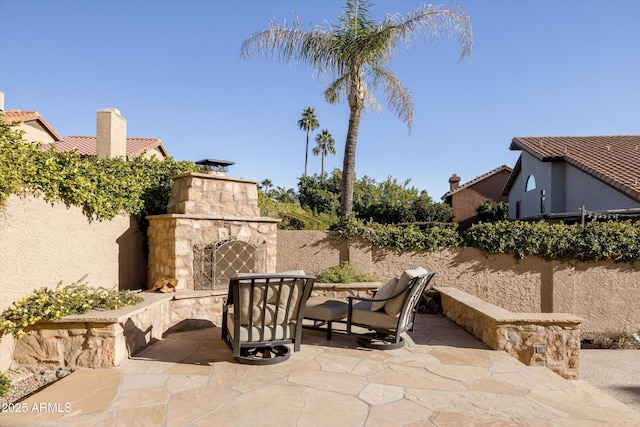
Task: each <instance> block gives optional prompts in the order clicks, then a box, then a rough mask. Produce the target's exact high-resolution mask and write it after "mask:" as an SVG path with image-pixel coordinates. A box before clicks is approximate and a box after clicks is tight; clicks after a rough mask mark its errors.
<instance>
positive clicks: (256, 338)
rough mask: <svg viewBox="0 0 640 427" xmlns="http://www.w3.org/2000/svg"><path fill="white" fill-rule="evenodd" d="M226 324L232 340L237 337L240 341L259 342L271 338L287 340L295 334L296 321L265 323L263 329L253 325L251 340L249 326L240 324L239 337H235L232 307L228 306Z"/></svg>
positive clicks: (270, 339) (271, 339)
mask: <svg viewBox="0 0 640 427" xmlns="http://www.w3.org/2000/svg"><path fill="white" fill-rule="evenodd" d="M227 326H228V328H229V329H228V330H229V333H230V334H231V338H232V339H233V340H236V339H238V340H239V341H240V342H242V343H246V342H260V341H273V340H287V339H291V338H293V337H294V336H295V331H296V323H295V322H291V323H289V324H287V325H271V326H269V325H267V326H266V327H265V328H264V329H262V328H258V327H256V326H253V327H252V328H251V341H249V327H248V326H246V325H240V334H239V337H236V333H235V330H234V329H235V328H234V324H233V308H232V307H230V309H229V311H228V313H227Z"/></svg>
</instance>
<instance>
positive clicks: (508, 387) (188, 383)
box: [0, 315, 638, 427]
mask: <svg viewBox="0 0 640 427" xmlns="http://www.w3.org/2000/svg"><path fill="white" fill-rule="evenodd" d="M406 338H407V340H406V341H407V344H406V345H405V347H403V348H401V349H397V350H387V351H381V350H364V349H358V348H357V347H356V338H355V337H354V336H347V335H345V334H343V333H336V334H334V338H333V339H332V340H331V341H327V340H326V339H325V334H324V333H323V332H320V331H307V330H305V332H304V335H303V342H302V348H301V351H300V352H294V353H293V354H292V356H291V358H290V359H289V360H288V361H286V362H283V363H280V364H276V365H267V366H252V365H241V364H238V363H235V361H234V360H233V357H232V354H231V350H230V349H229V348H228V347H227V346H226V344H225V343H224V342H223V341H222V339H221V337H220V328H217V327H212V328H206V329H199V330H191V331H182V332H176V333H172V334H168V335H166V336H165V338H164V339H163V340H161V341H159V342H157V343H155V344H154V345H153V346H151V347H149V348H147V349H146V350H145V351H143V352H141V353H139V354H138V355H136V356H135V357H134V358H132V359H131V360H129V361H128V362H126V363H125V364H124V365H122V366H121V367H119V368H115V369H99V370H80V371H76V372H75V373H73V374H72V375H70V376H69V377H66V378H64V379H63V380H61V381H59V382H57V383H55V384H53V385H52V386H50V387H48V388H47V389H45V390H43V391H42V392H40V393H38V394H36V395H34V396H31V397H30V398H28V399H26V400H25V401H24V405H25V408H27V409H29V410H27V411H26V412H25V413H12V414H8V413H3V414H0V425H12V426H14V425H34V424H35V425H45V426H46V425H64V426H70V425H71V426H73V425H78V426H80V425H82V426H84V425H108V426H113V425H123V426H128V425H153V426H155V425H166V426H174V425H175V426H210V425H254V424H262V425H282V426H323V425H326V426H332V427H333V426H336V425H341V426H364V425H366V426H377V425H380V426H403V425H418V424H419V425H432V426H444V425H447V426H449V425H479V424H483V425H514V426H515V425H585V424H590V423H592V424H605V423H606V424H608V425H620V426H623V425H629V426H631V425H637V424H638V414H637V413H636V412H634V411H632V410H631V409H630V408H628V407H627V406H625V405H623V404H621V403H620V402H618V401H616V400H614V399H613V398H611V397H609V396H607V395H606V394H604V393H602V392H600V391H599V390H597V389H595V388H593V387H591V386H589V385H588V384H586V383H584V382H582V381H576V380H573V381H570V380H565V379H562V378H561V377H559V376H558V375H556V374H554V373H553V372H551V371H550V370H548V369H546V368H531V367H527V366H524V365H523V364H521V363H520V362H518V361H517V360H515V359H512V358H511V357H509V356H508V355H507V354H506V353H503V352H497V351H492V350H489V349H488V348H487V347H486V346H485V345H484V344H483V343H482V342H480V341H478V340H477V339H475V338H474V337H472V336H471V335H469V334H468V333H467V332H465V331H464V330H462V329H461V328H460V327H458V326H457V325H455V324H454V323H453V322H451V321H449V320H448V319H447V318H445V317H442V316H437V315H418V316H417V324H416V328H415V330H414V331H413V332H412V333H410V334H408V336H406ZM41 402H45V403H59V404H60V405H62V406H61V407H62V408H67V407H68V408H69V410H68V411H66V412H65V411H64V410H63V411H59V412H56V411H44V412H42V411H41V412H37V411H33V410H30V409H31V408H33V405H34V404H39V403H41ZM65 404H68V405H67V406H65Z"/></svg>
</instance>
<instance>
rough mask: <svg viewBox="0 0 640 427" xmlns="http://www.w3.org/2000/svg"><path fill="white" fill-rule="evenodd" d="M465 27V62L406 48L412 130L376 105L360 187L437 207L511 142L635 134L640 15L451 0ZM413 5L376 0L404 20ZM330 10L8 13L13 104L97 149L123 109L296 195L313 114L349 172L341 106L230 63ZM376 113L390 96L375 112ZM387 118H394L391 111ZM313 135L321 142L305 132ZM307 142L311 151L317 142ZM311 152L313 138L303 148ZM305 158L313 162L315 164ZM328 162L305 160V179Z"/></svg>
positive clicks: (252, 6) (169, 2)
mask: <svg viewBox="0 0 640 427" xmlns="http://www.w3.org/2000/svg"><path fill="white" fill-rule="evenodd" d="M456 4H457V5H458V6H460V7H462V8H463V9H464V10H466V11H467V13H468V14H469V15H470V17H471V22H472V25H473V28H474V52H473V58H472V60H470V61H469V60H465V61H463V62H461V63H457V59H458V55H459V50H458V45H457V44H456V42H455V41H448V40H442V41H439V42H437V43H424V44H421V45H418V46H414V47H413V48H411V49H410V50H407V51H401V52H399V53H398V55H397V56H396V58H395V60H394V61H393V62H392V63H391V65H390V67H391V69H392V70H393V71H394V72H395V73H396V74H397V75H398V77H399V78H400V80H401V81H402V82H403V83H404V84H405V86H407V87H408V88H409V89H410V90H411V92H412V93H413V96H414V98H415V110H414V126H413V131H412V133H411V135H408V132H407V128H406V126H405V125H404V124H403V123H402V122H401V121H400V120H399V119H398V118H396V117H395V116H394V115H393V113H391V112H390V111H388V110H387V109H386V108H385V111H384V112H383V113H367V114H366V115H365V117H364V120H363V122H362V126H361V128H360V135H359V140H358V148H357V157H356V174H357V176H358V178H360V177H362V176H363V175H369V176H371V177H373V178H375V179H376V180H378V181H382V180H384V179H386V178H387V177H388V176H392V177H394V178H397V179H398V180H399V181H404V180H406V179H411V185H414V186H416V187H417V188H419V189H421V190H427V192H428V193H429V195H430V196H431V197H432V198H434V199H435V200H436V201H439V200H440V197H441V196H442V195H443V194H444V193H445V192H446V191H448V188H449V184H448V179H449V177H450V176H451V174H452V173H456V174H458V175H459V176H461V178H462V183H464V182H467V181H469V180H471V179H473V178H475V177H476V176H478V175H481V174H483V173H485V172H487V171H489V170H491V169H494V168H496V167H498V166H500V165H502V164H508V165H510V166H513V164H514V163H515V161H516V159H517V156H518V152H512V151H509V143H510V141H511V139H512V138H513V137H515V136H534V135H545V136H549V135H611V134H638V133H640V25H638V16H640V1H635V0H606V1H605V0H603V1H596V0H582V1H577V0H555V1H551V0H549V1H543V0H539V1H528V0H513V1H507V0H475V1H473V0H459V1H458V2H457V3H456ZM419 5H420V2H419V1H414V0H393V1H391V0H378V1H375V0H374V7H373V12H374V15H375V16H376V17H377V18H382V17H383V16H384V14H385V13H387V12H393V13H395V12H399V13H402V14H404V13H406V12H408V11H410V10H413V9H415V8H417V7H418V6H419ZM343 6H344V2H343V1H338V0H234V1H223V0H210V1H205V0H119V1H114V0H84V1H82V0H0V91H3V92H5V108H6V109H21V110H36V111H38V112H39V113H40V114H42V115H43V116H44V117H45V119H46V120H47V121H48V122H49V123H50V124H51V125H52V126H53V127H54V128H55V129H56V130H57V131H58V133H60V134H61V135H63V136H69V135H95V126H96V124H95V120H96V111H98V110H101V109H104V108H107V107H116V108H118V109H119V110H120V111H121V113H122V115H123V116H124V117H125V118H126V119H127V134H128V136H131V137H146V138H159V139H161V140H162V141H163V142H164V144H165V146H166V147H167V149H168V150H169V152H170V154H171V155H172V156H173V157H174V158H176V159H180V160H182V159H184V160H193V161H196V160H200V159H203V158H218V159H225V160H232V161H235V162H236V165H235V166H232V167H231V168H230V170H229V175H230V176H233V177H242V178H245V179H252V180H256V181H261V180H263V179H265V178H269V179H270V180H271V181H272V182H273V183H274V185H276V186H282V187H286V188H294V189H297V187H296V185H297V182H298V178H299V177H300V176H301V175H302V173H303V171H304V146H305V134H304V132H303V131H301V130H299V128H298V126H297V121H298V119H299V118H300V116H301V113H302V110H303V109H304V108H306V107H308V106H311V107H313V108H315V111H316V114H317V117H318V120H319V122H320V129H318V130H317V131H316V132H319V131H320V130H322V129H328V130H329V132H330V133H331V134H332V135H333V136H334V138H335V140H336V149H337V151H338V154H337V155H331V156H329V157H328V158H327V159H326V160H325V168H326V169H327V170H332V169H333V168H336V167H337V168H341V167H342V152H343V150H344V139H345V135H346V130H347V121H348V109H347V107H346V105H329V104H327V103H326V102H325V101H324V98H323V96H322V92H323V89H324V88H325V86H326V84H327V82H323V81H322V80H318V79H315V78H314V77H313V76H312V75H311V72H310V71H309V70H308V69H306V68H303V67H289V66H286V65H283V64H281V63H279V62H276V61H270V62H269V61H266V60H259V59H253V60H244V59H241V58H239V50H240V46H241V44H242V42H243V40H244V39H245V38H246V37H247V36H249V35H250V34H251V33H253V32H255V31H258V30H263V29H266V28H267V27H268V23H269V21H270V20H271V19H274V18H275V19H277V20H278V21H279V22H281V23H282V22H283V20H285V19H286V20H287V21H290V20H291V19H292V18H293V17H294V12H295V13H296V14H297V16H298V17H299V18H300V20H301V22H302V23H303V24H305V26H306V25H307V24H316V23H322V22H324V21H328V22H332V23H336V22H337V20H336V18H337V16H338V14H339V13H340V12H341V10H342V8H343ZM379 99H380V100H381V101H383V98H381V97H380V98H379ZM383 107H386V106H385V105H384V103H383ZM314 135H315V134H314ZM314 135H312V138H313V136H314ZM314 144H315V141H314V140H313V139H312V140H311V141H310V146H313V145H314ZM310 151H311V150H310ZM319 172H320V158H319V157H316V156H313V155H312V154H311V153H309V173H319Z"/></svg>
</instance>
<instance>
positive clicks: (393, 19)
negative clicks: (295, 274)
mask: <svg viewBox="0 0 640 427" xmlns="http://www.w3.org/2000/svg"><path fill="white" fill-rule="evenodd" d="M370 6H371V3H370V2H369V1H367V0H347V1H346V7H345V9H344V11H343V12H342V14H341V15H340V16H339V18H338V24H337V25H331V24H327V26H326V27H323V26H314V27H311V28H309V29H307V30H304V29H302V28H301V26H300V23H299V21H297V20H296V21H294V22H293V24H292V25H291V26H287V25H286V24H285V25H284V26H280V25H279V24H278V23H276V22H272V23H271V25H270V27H269V29H268V30H264V31H259V32H256V33H254V34H252V35H250V36H249V37H248V38H247V39H246V40H245V41H244V43H243V44H242V48H241V54H242V55H243V56H245V57H249V56H252V55H256V56H264V57H266V58H277V59H279V60H281V61H283V62H285V63H297V62H299V63H302V64H305V65H307V66H309V67H310V68H311V69H312V71H313V73H314V74H317V75H325V74H327V73H329V74H331V75H332V78H334V80H333V82H332V83H331V84H330V85H329V87H328V88H327V89H326V90H325V92H324V95H325V99H326V100H327V102H329V103H331V104H335V103H341V102H347V103H348V105H349V110H350V112H349V126H348V129H347V137H346V141H345V148H344V159H343V168H342V192H341V196H340V214H341V216H343V217H346V216H349V215H350V214H351V212H352V210H353V189H354V183H355V158H356V144H357V141H358V131H359V128H360V121H361V118H362V114H363V112H364V111H365V108H368V109H380V104H379V103H378V101H377V99H376V98H375V96H374V93H375V92H377V91H378V90H382V92H383V94H384V96H385V98H386V100H387V104H388V105H389V108H390V109H391V110H392V111H393V112H394V113H395V114H396V115H397V116H398V118H400V120H402V121H403V122H405V123H406V124H407V127H408V128H409V131H411V125H412V122H413V105H414V101H413V97H412V96H411V94H410V92H409V91H408V89H407V88H405V87H404V86H403V85H402V84H401V83H400V80H398V78H397V77H396V75H395V74H393V73H392V72H391V71H390V70H389V69H387V68H386V66H387V65H388V64H389V62H390V60H391V59H392V58H393V55H394V53H396V51H397V50H398V49H399V48H400V47H402V46H406V47H409V46H411V45H413V44H415V43H416V42H419V41H426V40H430V39H431V40H433V39H439V38H442V37H445V36H446V37H449V38H453V37H457V38H458V43H459V44H460V49H461V53H460V60H462V59H463V58H464V57H465V56H467V55H468V56H470V55H471V49H472V45H473V35H472V30H471V21H470V19H469V16H468V15H467V14H466V13H465V12H464V11H462V10H461V9H456V10H449V9H447V8H444V7H437V6H433V5H422V6H420V7H419V8H418V9H416V10H414V11H412V12H409V13H408V14H407V15H406V16H401V15H398V14H394V15H387V16H386V17H385V19H384V20H383V21H382V22H375V21H374V20H373V19H372V16H371V13H370V11H369V8H370Z"/></svg>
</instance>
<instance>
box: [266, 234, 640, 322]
mask: <svg viewBox="0 0 640 427" xmlns="http://www.w3.org/2000/svg"><path fill="white" fill-rule="evenodd" d="M332 242H334V243H333V244H332ZM340 245H341V243H340V239H336V238H335V237H331V236H330V235H329V234H328V233H323V232H309V231H285V230H279V231H278V257H277V260H278V264H277V269H278V270H279V271H284V270H289V269H294V268H296V269H297V268H301V269H304V270H305V272H307V273H309V274H317V273H318V272H320V271H322V270H324V269H326V268H329V267H333V266H336V265H338V264H339V263H340V259H349V258H350V259H356V260H357V263H356V266H357V268H358V269H359V270H360V271H362V272H367V273H373V274H375V275H377V276H378V279H379V280H381V281H385V280H387V279H388V278H390V277H393V276H396V275H398V274H400V273H401V272H402V271H403V270H404V269H407V268H413V267H416V266H423V267H425V268H427V269H429V270H438V274H437V275H436V277H435V278H434V286H438V287H453V288H457V289H460V290H462V291H465V292H467V293H469V294H471V295H474V296H476V297H478V298H481V299H483V300H485V301H487V302H489V303H491V304H495V305H497V306H499V307H502V308H503V309H505V310H509V311H512V312H515V313H528V312H530V313H570V314H574V315H576V316H579V317H582V318H584V319H585V322H584V323H583V324H582V331H583V332H584V333H587V334H589V333H604V332H620V331H625V330H626V331H633V332H635V331H638V330H640V310H638V307H640V269H634V267H633V266H632V265H630V264H616V263H614V262H599V263H572V264H569V263H562V262H555V261H554V262H549V261H545V260H543V259H541V258H538V257H527V258H525V259H523V260H520V261H516V260H515V259H514V257H513V256H511V255H504V254H496V255H491V256H484V255H483V254H482V253H481V252H480V251H478V250H477V249H473V248H466V249H444V250H441V251H438V252H435V253H423V252H402V253H400V254H394V253H393V252H391V251H388V250H384V249H376V248H372V247H371V245H369V244H366V243H364V242H361V241H360V242H352V244H351V245H350V247H349V250H348V251H346V249H345V248H343V250H342V253H343V257H342V258H341V257H340V253H341V251H340V250H339V247H340ZM345 251H346V252H348V253H349V255H348V257H347V258H345V257H344V256H345V255H344V252H345Z"/></svg>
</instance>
